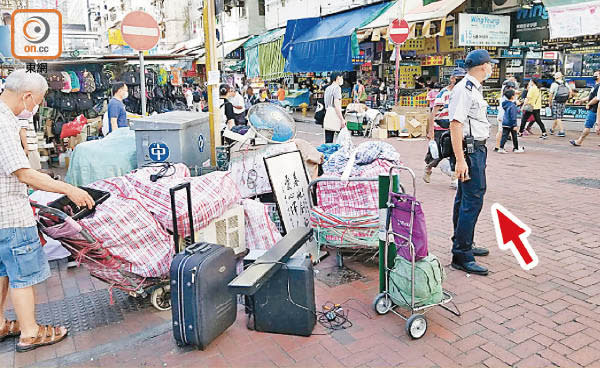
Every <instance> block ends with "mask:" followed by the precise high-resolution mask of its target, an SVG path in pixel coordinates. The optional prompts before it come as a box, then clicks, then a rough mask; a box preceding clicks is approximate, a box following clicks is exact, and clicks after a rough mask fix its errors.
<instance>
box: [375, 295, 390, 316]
mask: <svg viewBox="0 0 600 368" xmlns="http://www.w3.org/2000/svg"><path fill="white" fill-rule="evenodd" d="M373 309H375V312H377V314H381V315H383V314H386V313H387V312H389V311H390V310H391V309H392V299H391V298H390V297H389V296H387V295H386V294H385V293H379V294H377V296H376V297H375V300H373Z"/></svg>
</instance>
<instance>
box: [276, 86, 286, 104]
mask: <svg viewBox="0 0 600 368" xmlns="http://www.w3.org/2000/svg"><path fill="white" fill-rule="evenodd" d="M277 100H279V102H283V101H285V87H284V86H283V84H280V85H279V89H278V90H277Z"/></svg>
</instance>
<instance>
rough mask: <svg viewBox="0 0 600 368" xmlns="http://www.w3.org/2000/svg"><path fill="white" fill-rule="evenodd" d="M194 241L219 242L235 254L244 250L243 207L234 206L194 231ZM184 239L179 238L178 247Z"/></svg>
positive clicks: (244, 224)
mask: <svg viewBox="0 0 600 368" xmlns="http://www.w3.org/2000/svg"><path fill="white" fill-rule="evenodd" d="M195 240H196V242H206V243H211V244H219V245H223V246H225V247H230V248H232V249H233V251H234V253H235V254H239V253H242V252H244V251H245V250H246V223H245V217H244V208H243V207H242V206H235V207H232V208H230V209H229V210H228V211H227V212H225V213H224V214H223V215H221V216H220V217H218V218H216V219H214V220H213V221H212V222H211V223H210V224H208V226H206V227H204V228H203V229H201V230H198V231H196V232H195ZM183 244H184V239H183V238H180V239H179V249H180V250H182V249H183V247H184V246H183Z"/></svg>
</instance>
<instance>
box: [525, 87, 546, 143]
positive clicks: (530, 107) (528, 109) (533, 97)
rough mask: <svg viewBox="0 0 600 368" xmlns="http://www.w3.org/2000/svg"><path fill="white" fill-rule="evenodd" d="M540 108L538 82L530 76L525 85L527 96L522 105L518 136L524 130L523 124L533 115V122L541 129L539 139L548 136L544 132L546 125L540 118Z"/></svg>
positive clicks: (540, 100) (540, 96) (540, 94)
mask: <svg viewBox="0 0 600 368" xmlns="http://www.w3.org/2000/svg"><path fill="white" fill-rule="evenodd" d="M541 109H542V93H541V92H540V89H539V82H538V81H537V80H536V79H534V78H531V79H530V80H529V84H528V87H527V97H526V98H525V103H524V105H523V108H522V110H523V116H522V117H521V128H520V129H519V136H522V135H523V131H524V130H525V125H526V124H527V120H528V119H529V118H530V117H531V116H533V117H534V119H535V122H536V123H537V124H538V125H539V126H540V129H541V130H542V135H541V136H540V139H546V138H548V134H546V127H545V126H544V123H543V122H542V118H541V116H540V110H541Z"/></svg>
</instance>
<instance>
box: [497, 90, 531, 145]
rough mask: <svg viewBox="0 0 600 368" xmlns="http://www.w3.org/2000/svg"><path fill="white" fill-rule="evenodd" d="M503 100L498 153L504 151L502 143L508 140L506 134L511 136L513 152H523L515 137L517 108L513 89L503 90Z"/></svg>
mask: <svg viewBox="0 0 600 368" xmlns="http://www.w3.org/2000/svg"><path fill="white" fill-rule="evenodd" d="M504 98H505V100H504V101H503V102H502V108H503V109H504V117H503V119H502V139H501V140H500V149H499V150H498V152H499V153H506V150H505V149H504V144H506V141H507V140H508V136H509V135H510V136H512V144H513V152H515V153H523V152H525V150H524V149H523V147H519V141H518V138H517V115H518V113H519V109H518V108H517V105H516V104H515V100H516V94H515V90H514V89H507V90H506V91H504Z"/></svg>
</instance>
